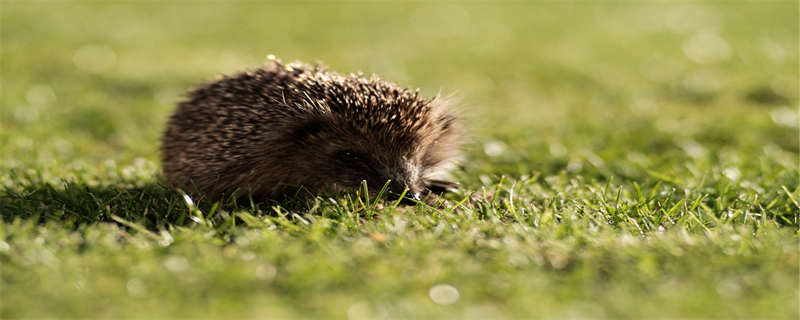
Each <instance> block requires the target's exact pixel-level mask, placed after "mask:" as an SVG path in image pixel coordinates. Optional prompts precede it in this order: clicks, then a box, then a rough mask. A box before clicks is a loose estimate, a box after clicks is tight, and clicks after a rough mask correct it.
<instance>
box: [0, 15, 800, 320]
mask: <svg viewBox="0 0 800 320" xmlns="http://www.w3.org/2000/svg"><path fill="white" fill-rule="evenodd" d="M0 19H2V20H0V30H1V31H0V35H1V36H2V37H1V38H0V44H2V47H1V48H0V50H1V51H0V52H1V53H2V56H1V59H0V71H2V78H1V79H0V88H2V102H0V216H1V217H2V219H0V266H1V267H2V269H0V279H2V280H1V281H2V282H1V283H0V303H1V304H0V317H2V318H20V317H22V318H38V317H47V318H51V317H60V318H120V317H137V318H150V317H158V318H173V317H181V318H188V317H203V318H256V317H259V318H315V317H320V316H322V317H324V318H350V319H362V318H363V319H372V318H419V317H424V318H476V319H502V318H576V317H577V318H596V319H602V318H612V319H616V318H789V319H796V318H797V317H798V316H800V315H798V307H799V306H798V300H799V298H800V297H798V286H800V279H798V261H800V256H798V252H800V250H799V248H798V227H799V226H800V217H799V216H798V210H800V205H799V204H798V202H799V201H800V187H799V186H798V185H799V184H800V181H799V180H798V174H799V172H798V157H799V155H800V152H799V150H798V112H797V105H798V89H797V88H798V52H797V51H798V42H797V41H798V40H797V39H798V5H797V2H795V1H769V2H748V1H721V2H717V1H715V2H711V1H709V2H704V1H682V2H675V3H672V2H665V1H649V2H648V1H642V2H637V1H630V2H628V1H596V2H595V1H576V2H557V1H534V2H530V3H525V2H501V3H489V2H469V3H464V4H459V3H458V2H446V3H433V4H426V3H416V2H415V3H404V4H403V3H387V2H379V3H369V2H363V3H359V2H345V3H336V4H333V3H325V2H310V3H303V4H290V3H282V2H281V3H258V2H245V3H238V4H235V3H222V2H220V3H216V2H213V1H207V2H201V3H191V2H176V3H162V2H137V1H125V2H117V3H113V4H107V5H105V4H101V3H99V2H89V3H81V2H72V1H65V2H58V1H55V2H49V1H31V2H28V1H5V2H2V3H0ZM267 54H276V55H278V56H279V57H281V58H282V59H283V60H285V61H291V60H295V59H299V60H303V61H310V62H313V61H316V60H321V61H324V62H325V63H326V64H328V65H329V66H330V68H331V69H334V70H337V71H340V72H356V71H359V70H360V71H364V72H365V73H368V74H369V73H377V74H380V75H382V76H384V77H385V78H387V79H390V80H393V81H396V82H398V83H400V84H403V85H406V86H411V87H420V88H421V90H422V91H423V92H425V93H426V94H435V93H437V92H442V93H455V94H456V95H457V96H458V97H459V98H460V99H461V101H462V109H463V114H464V117H465V118H466V119H467V122H468V123H469V125H470V127H471V133H472V134H471V142H470V144H469V145H468V146H467V150H466V156H465V159H464V161H463V163H462V165H461V166H460V167H459V169H458V170H457V171H456V172H454V174H453V175H454V178H455V179H456V180H458V181H460V182H461V183H462V186H463V188H462V190H461V191H460V192H458V193H455V194H451V195H449V196H448V202H447V203H445V204H443V206H442V207H441V208H434V207H427V206H424V205H418V206H415V207H414V206H405V207H394V206H393V205H392V203H389V202H385V203H384V202H382V201H378V200H375V199H365V198H364V197H359V196H357V195H355V194H354V195H351V196H349V197H339V198H327V197H319V198H317V199H315V200H311V201H308V202H305V203H304V202H302V201H294V202H292V201H289V202H286V203H281V204H275V203H234V202H232V201H224V202H221V203H211V202H209V201H199V200H198V203H197V206H196V207H194V206H191V205H189V204H188V203H187V202H186V201H185V199H184V198H183V197H182V196H181V195H180V194H178V193H177V192H174V191H171V190H168V189H166V188H165V187H163V178H162V177H161V175H160V173H159V171H160V163H159V161H158V159H159V154H158V147H159V145H158V144H159V137H160V134H161V132H162V130H163V129H164V123H165V121H166V118H167V116H168V115H169V114H170V112H171V111H172V109H173V106H174V103H175V102H176V101H177V100H178V99H180V95H181V93H182V92H184V91H185V90H187V89H188V88H190V87H191V86H193V85H195V84H198V83H200V82H202V81H204V80H205V79H211V78H213V77H214V76H215V75H216V74H219V73H229V72H233V71H236V70H241V69H243V68H246V67H248V66H256V65H260V64H262V63H264V61H265V57H266V55H267Z"/></svg>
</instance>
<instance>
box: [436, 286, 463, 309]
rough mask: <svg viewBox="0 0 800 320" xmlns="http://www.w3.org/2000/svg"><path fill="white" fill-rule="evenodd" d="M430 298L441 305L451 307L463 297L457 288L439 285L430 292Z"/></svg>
mask: <svg viewBox="0 0 800 320" xmlns="http://www.w3.org/2000/svg"><path fill="white" fill-rule="evenodd" d="M428 297H430V298H431V300H432V301H433V302H434V303H436V304H439V305H450V304H454V303H456V302H457V301H458V299H459V298H460V297H461V295H460V294H459V293H458V289H456V287H454V286H451V285H449V284H437V285H435V286H433V287H431V289H430V290H429V291H428Z"/></svg>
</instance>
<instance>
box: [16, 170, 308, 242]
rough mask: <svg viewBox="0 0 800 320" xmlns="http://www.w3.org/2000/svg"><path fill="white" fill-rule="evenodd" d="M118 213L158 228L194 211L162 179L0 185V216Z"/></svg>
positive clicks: (240, 201) (232, 202) (256, 208)
mask: <svg viewBox="0 0 800 320" xmlns="http://www.w3.org/2000/svg"><path fill="white" fill-rule="evenodd" d="M193 202H194V203H196V204H197V209H199V210H200V211H201V212H205V213H207V214H208V213H213V212H215V210H216V212H219V210H218V209H219V208H224V210H226V211H231V212H233V211H240V210H244V211H249V212H252V213H256V214H264V213H263V212H271V211H270V210H263V211H262V209H261V208H270V207H272V206H276V205H280V206H281V207H283V208H286V209H289V210H301V209H303V208H307V207H308V201H300V200H298V199H289V200H286V201H284V202H280V203H278V202H255V201H250V199H248V198H247V197H244V198H242V197H239V198H234V197H228V198H226V199H225V200H224V201H210V200H205V199H194V200H193ZM217 202H219V203H217ZM115 217H118V218H121V219H123V220H126V221H131V222H136V223H138V224H140V225H143V226H145V227H146V228H147V229H151V230H156V229H158V228H160V227H163V226H165V225H177V226H182V225H187V224H190V223H192V219H191V218H192V212H191V209H190V207H189V205H188V204H187V201H186V200H185V199H184V197H183V196H182V195H181V194H180V193H179V192H177V191H175V190H171V189H169V188H167V187H166V186H164V185H162V184H161V183H148V184H145V185H143V186H138V187H127V186H118V185H109V186H90V185H88V184H85V183H78V182H66V183H63V184H50V183H34V184H31V185H28V186H24V187H22V188H17V189H11V188H5V189H0V218H2V219H3V220H4V221H6V222H10V221H13V220H15V219H24V220H29V221H30V220H33V221H35V222H36V223H45V222H56V221H57V222H61V223H63V224H64V225H65V226H67V227H70V226H71V227H77V226H80V225H84V224H92V223H98V222H114V221H116V220H115Z"/></svg>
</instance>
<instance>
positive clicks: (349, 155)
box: [336, 149, 362, 161]
mask: <svg viewBox="0 0 800 320" xmlns="http://www.w3.org/2000/svg"><path fill="white" fill-rule="evenodd" d="M336 156H337V158H340V159H345V160H348V161H361V160H362V157H361V154H360V153H359V152H358V151H355V150H350V149H347V150H340V151H338V152H336Z"/></svg>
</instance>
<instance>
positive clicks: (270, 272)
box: [256, 264, 278, 280]
mask: <svg viewBox="0 0 800 320" xmlns="http://www.w3.org/2000/svg"><path fill="white" fill-rule="evenodd" d="M276 275H278V269H277V268H275V266H273V265H271V264H260V265H258V266H256V277H257V278H259V279H261V280H272V279H273V278H275V276H276Z"/></svg>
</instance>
